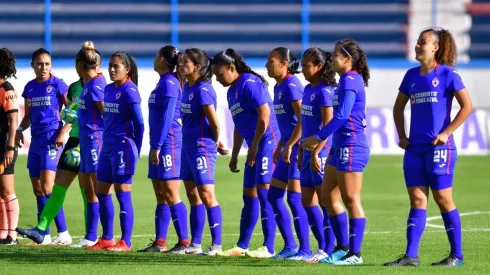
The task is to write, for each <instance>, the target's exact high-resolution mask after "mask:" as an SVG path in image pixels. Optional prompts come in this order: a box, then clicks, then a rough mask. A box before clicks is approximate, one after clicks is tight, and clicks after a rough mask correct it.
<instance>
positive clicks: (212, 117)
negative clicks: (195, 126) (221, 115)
mask: <svg viewBox="0 0 490 275" xmlns="http://www.w3.org/2000/svg"><path fill="white" fill-rule="evenodd" d="M202 110H203V112H204V115H206V117H207V118H208V121H209V129H210V130H211V135H212V136H213V139H214V141H215V142H218V140H219V133H220V127H219V121H218V116H217V115H216V110H215V109H214V105H202Z"/></svg>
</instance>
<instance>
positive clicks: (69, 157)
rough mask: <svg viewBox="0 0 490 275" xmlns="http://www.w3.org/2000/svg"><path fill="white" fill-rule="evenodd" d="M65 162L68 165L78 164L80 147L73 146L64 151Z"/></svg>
mask: <svg viewBox="0 0 490 275" xmlns="http://www.w3.org/2000/svg"><path fill="white" fill-rule="evenodd" d="M65 155H66V156H65V163H66V164H67V165H68V166H70V167H78V166H80V147H75V148H73V149H71V150H68V151H67V152H66V153H65Z"/></svg>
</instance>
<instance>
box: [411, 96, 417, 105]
mask: <svg viewBox="0 0 490 275" xmlns="http://www.w3.org/2000/svg"><path fill="white" fill-rule="evenodd" d="M415 102H416V101H415V95H411V96H410V103H411V104H412V105H413V104H415Z"/></svg>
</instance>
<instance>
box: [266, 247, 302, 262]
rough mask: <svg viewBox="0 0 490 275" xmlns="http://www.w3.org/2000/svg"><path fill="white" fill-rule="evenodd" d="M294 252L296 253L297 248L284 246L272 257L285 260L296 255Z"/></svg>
mask: <svg viewBox="0 0 490 275" xmlns="http://www.w3.org/2000/svg"><path fill="white" fill-rule="evenodd" d="M296 253H298V248H290V247H284V249H283V250H281V252H279V253H278V254H277V255H276V256H274V257H272V259H281V260H285V259H287V258H289V257H292V256H294V255H296Z"/></svg>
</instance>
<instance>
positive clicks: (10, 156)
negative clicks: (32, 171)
mask: <svg viewBox="0 0 490 275" xmlns="http://www.w3.org/2000/svg"><path fill="white" fill-rule="evenodd" d="M12 161H14V151H13V150H7V152H5V161H4V164H5V167H7V166H9V165H10V164H11V163H12Z"/></svg>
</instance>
